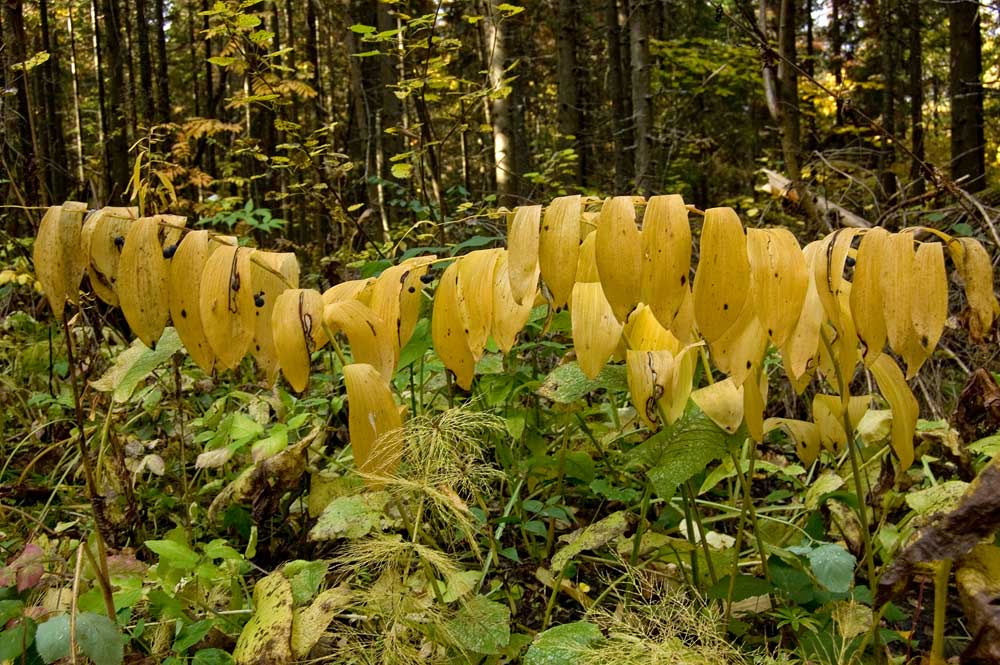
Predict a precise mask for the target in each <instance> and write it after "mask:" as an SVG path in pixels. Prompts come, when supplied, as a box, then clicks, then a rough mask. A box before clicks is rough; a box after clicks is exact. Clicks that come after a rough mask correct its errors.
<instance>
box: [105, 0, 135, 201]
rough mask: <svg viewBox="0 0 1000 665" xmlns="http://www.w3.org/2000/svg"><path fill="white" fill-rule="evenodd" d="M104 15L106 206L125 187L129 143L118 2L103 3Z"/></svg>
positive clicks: (117, 196) (118, 196)
mask: <svg viewBox="0 0 1000 665" xmlns="http://www.w3.org/2000/svg"><path fill="white" fill-rule="evenodd" d="M102 9H103V12H104V28H105V29H104V32H103V33H102V34H103V37H104V40H103V44H102V46H103V51H104V57H103V60H104V62H106V63H107V69H108V77H109V78H108V106H107V113H106V114H105V118H106V120H107V136H106V140H105V142H104V155H105V161H106V162H107V164H108V176H109V178H110V180H109V182H108V185H109V187H108V190H107V197H108V198H107V203H115V202H117V201H119V200H120V198H121V194H122V193H123V192H124V191H125V188H126V187H127V186H128V172H129V168H128V162H129V155H128V141H127V139H126V136H125V129H126V126H127V125H126V123H127V122H128V119H127V118H126V116H125V62H124V60H125V59H124V55H125V53H124V49H122V42H121V16H120V14H119V11H118V2H117V0H103V2H102Z"/></svg>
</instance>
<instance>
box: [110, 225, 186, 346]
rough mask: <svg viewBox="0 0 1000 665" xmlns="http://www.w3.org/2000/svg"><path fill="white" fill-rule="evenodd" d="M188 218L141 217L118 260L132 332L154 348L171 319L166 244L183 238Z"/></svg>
mask: <svg viewBox="0 0 1000 665" xmlns="http://www.w3.org/2000/svg"><path fill="white" fill-rule="evenodd" d="M185 221H186V220H185V219H184V218H183V217H178V216H176V215H156V216H154V217H141V218H139V219H137V220H136V221H135V222H133V223H132V225H131V226H130V227H129V230H128V235H126V236H125V244H124V245H123V246H122V254H121V259H120V260H119V262H118V281H117V285H118V288H117V290H118V301H119V304H120V306H121V309H122V314H124V315H125V320H126V321H128V324H129V327H130V328H132V332H134V333H135V335H136V336H137V337H138V338H139V339H141V340H142V343H143V344H145V345H146V346H148V347H149V348H153V347H154V346H155V345H156V341H157V340H158V339H160V335H161V334H162V333H163V329H164V328H165V327H166V325H167V322H168V321H169V320H170V292H169V282H170V261H171V260H172V259H167V258H164V248H166V247H174V253H176V251H175V250H176V244H177V242H178V241H179V240H180V234H181V229H182V228H183V227H184V224H185Z"/></svg>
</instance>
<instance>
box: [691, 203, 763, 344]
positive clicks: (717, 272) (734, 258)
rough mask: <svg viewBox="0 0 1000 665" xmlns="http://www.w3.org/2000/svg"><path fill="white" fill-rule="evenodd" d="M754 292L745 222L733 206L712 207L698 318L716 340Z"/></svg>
mask: <svg viewBox="0 0 1000 665" xmlns="http://www.w3.org/2000/svg"><path fill="white" fill-rule="evenodd" d="M749 293H750V261H749V259H748V257H747V243H746V236H745V235H744V233H743V224H742V223H740V218H739V217H737V216H736V213H735V212H734V211H733V209H732V208H709V209H708V210H707V211H705V223H704V226H703V227H702V231H701V254H700V258H699V259H698V269H697V271H696V272H695V276H694V294H693V295H694V318H695V321H697V323H698V330H699V331H700V332H701V334H702V336H703V337H704V338H705V340H706V341H708V342H713V341H715V340H717V339H719V338H720V337H722V335H723V334H724V333H725V332H726V331H727V330H729V328H730V327H732V325H733V324H734V323H736V321H737V320H738V319H739V317H740V314H741V312H742V311H743V305H744V303H745V302H746V300H747V296H748V295H749Z"/></svg>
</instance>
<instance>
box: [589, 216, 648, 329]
mask: <svg viewBox="0 0 1000 665" xmlns="http://www.w3.org/2000/svg"><path fill="white" fill-rule="evenodd" d="M596 236H597V237H596V238H595V240H594V242H595V243H596V245H595V247H594V256H595V259H596V261H597V274H598V275H599V276H600V278H601V286H602V287H604V297H605V298H607V301H608V303H610V304H611V310H612V311H613V312H614V314H615V318H617V319H618V320H619V321H621V322H623V323H624V322H625V320H626V319H627V318H628V314H629V312H631V311H632V309H633V308H635V306H636V304H637V303H638V302H639V283H640V281H639V280H640V269H641V257H642V236H641V234H640V233H639V227H637V226H636V224H635V206H634V205H633V204H632V198H631V197H629V196H615V197H612V198H610V199H608V200H606V201H605V202H604V207H603V208H601V214H600V216H599V217H598V219H597V231H596Z"/></svg>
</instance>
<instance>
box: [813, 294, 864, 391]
mask: <svg viewBox="0 0 1000 665" xmlns="http://www.w3.org/2000/svg"><path fill="white" fill-rule="evenodd" d="M850 298H851V284H850V282H844V283H842V284H841V285H840V295H839V296H838V299H839V304H840V317H839V320H840V328H839V329H837V328H834V327H833V324H832V323H830V322H829V321H827V322H826V323H824V324H823V326H822V327H821V333H820V335H821V337H820V339H821V340H822V339H823V338H822V335H825V336H826V339H827V340H829V342H830V346H831V348H832V350H833V356H831V355H830V353H829V349H827V346H826V343H822V344H820V346H819V369H820V371H821V372H822V373H823V376H824V377H826V379H827V381H828V382H830V383H831V384H832V385H839V384H838V383H837V380H838V379H837V373H838V372H839V373H840V377H841V379H842V380H843V381H845V382H847V383H848V384H849V383H850V382H851V379H852V378H853V376H854V370H855V367H856V366H857V364H858V360H859V359H860V352H859V350H858V334H857V333H856V332H855V330H854V319H853V317H852V316H851V306H850Z"/></svg>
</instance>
